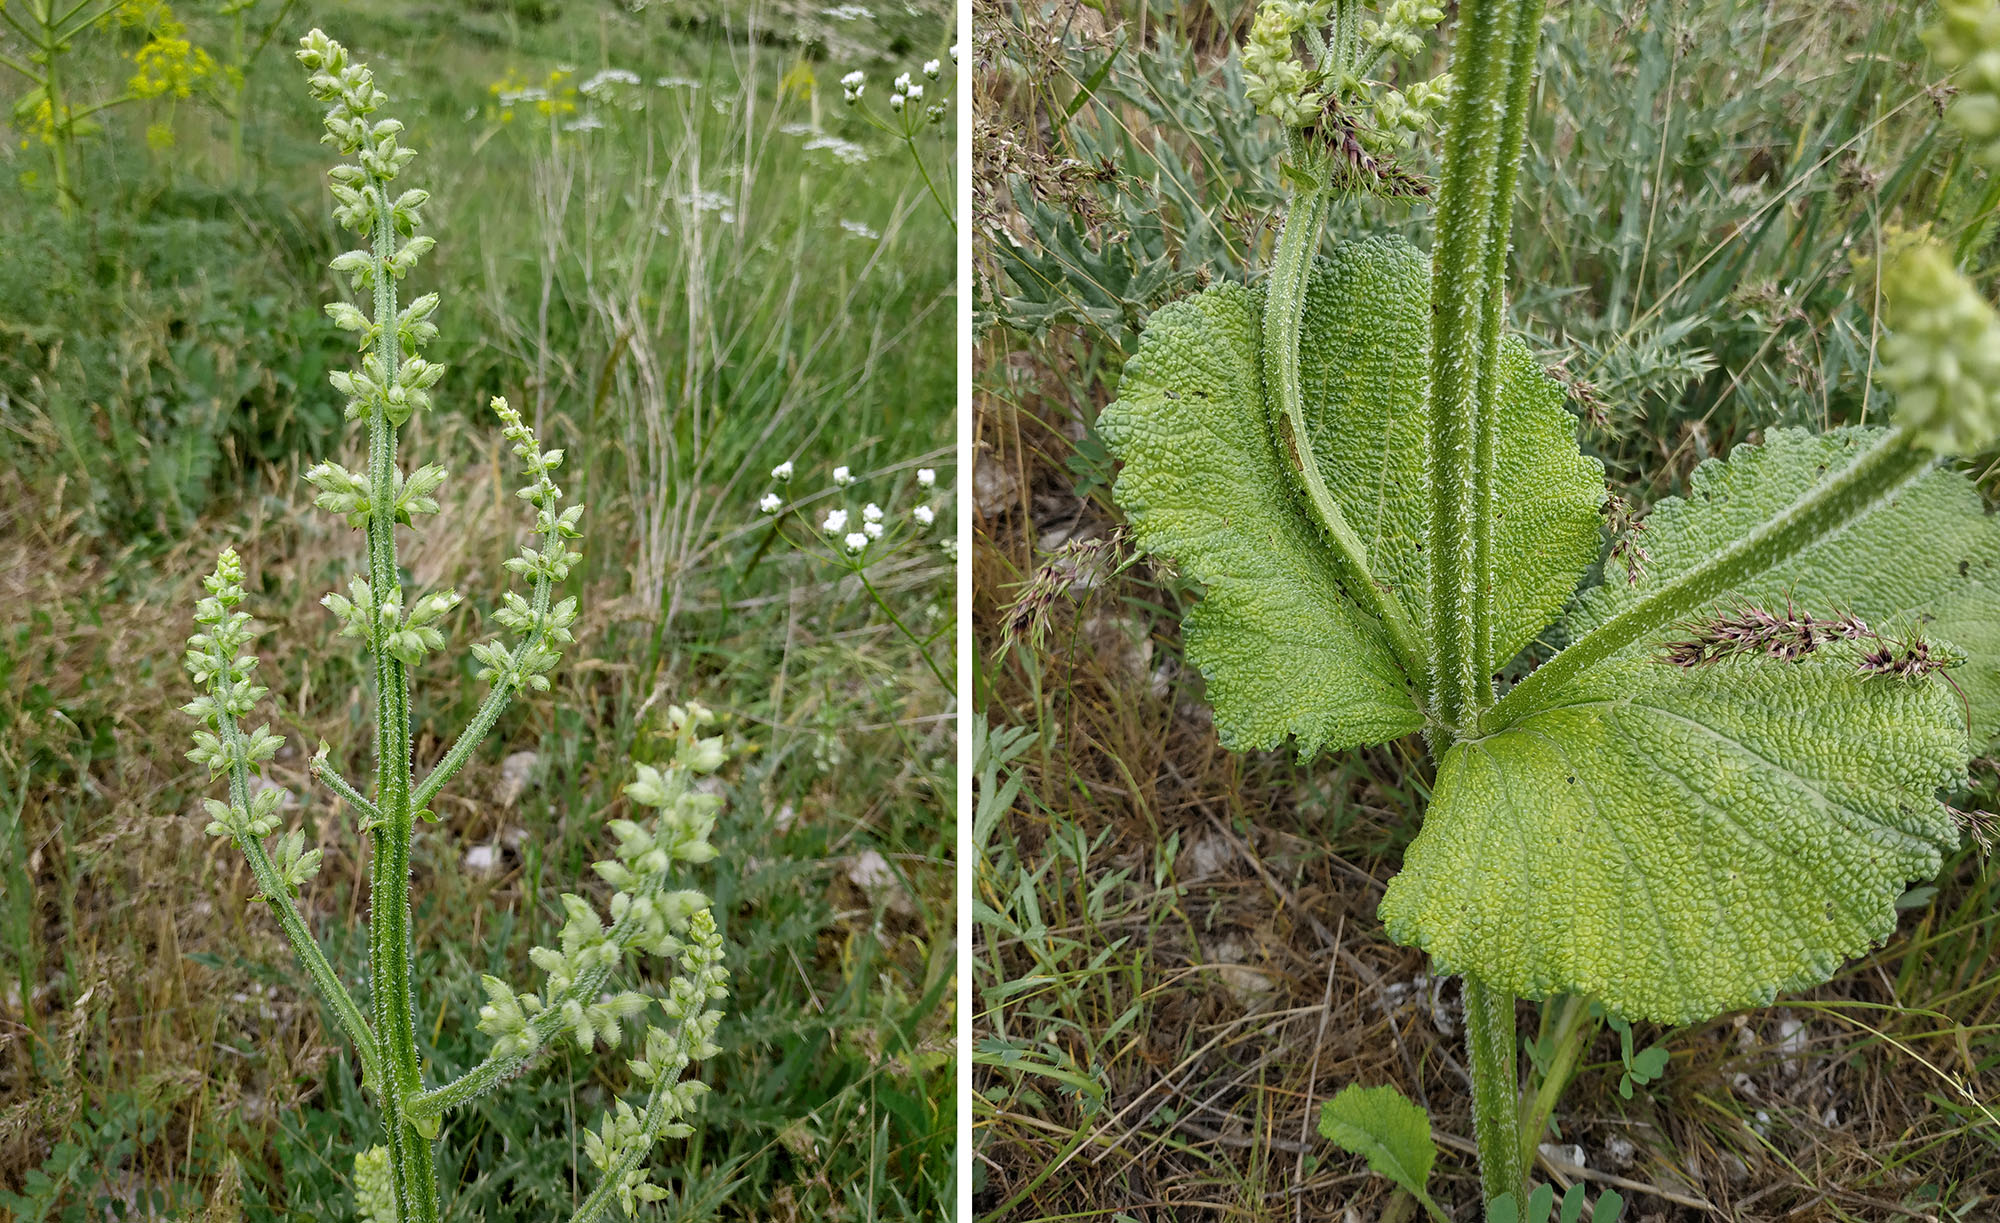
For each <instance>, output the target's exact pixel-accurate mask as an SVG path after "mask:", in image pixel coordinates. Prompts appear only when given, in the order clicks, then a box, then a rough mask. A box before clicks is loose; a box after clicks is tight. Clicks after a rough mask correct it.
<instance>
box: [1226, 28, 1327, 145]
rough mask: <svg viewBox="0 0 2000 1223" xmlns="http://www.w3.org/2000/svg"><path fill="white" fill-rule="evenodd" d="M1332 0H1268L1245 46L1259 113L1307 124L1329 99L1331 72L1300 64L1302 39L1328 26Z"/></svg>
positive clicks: (1246, 71) (1248, 80)
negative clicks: (1327, 83) (1325, 86)
mask: <svg viewBox="0 0 2000 1223" xmlns="http://www.w3.org/2000/svg"><path fill="white" fill-rule="evenodd" d="M1332 11H1333V0H1264V3H1263V4H1261V5H1259V6H1258V7H1257V16H1256V18H1255V19H1254V20H1252V21H1251V23H1250V37H1249V40H1248V41H1247V42H1245V43H1244V44H1243V80H1244V93H1245V94H1246V95H1247V96H1248V97H1249V99H1250V101H1252V102H1253V103H1255V104H1256V106H1257V112H1258V113H1259V114H1264V115H1269V116H1271V117H1272V118H1273V119H1276V120H1277V121H1278V122H1280V123H1282V124H1284V125H1285V126H1286V127H1305V126H1306V125H1307V124H1309V123H1311V122H1312V121H1313V120H1314V119H1315V118H1317V117H1318V115H1319V111H1320V107H1321V105H1322V104H1324V103H1325V101H1326V91H1325V90H1324V89H1322V88H1321V87H1320V86H1321V85H1322V84H1323V83H1324V80H1325V76H1326V73H1325V72H1324V71H1323V70H1322V69H1318V68H1307V67H1306V66H1305V64H1303V63H1302V62H1300V60H1299V53H1298V39H1299V36H1300V35H1301V34H1303V33H1304V32H1305V31H1307V30H1317V29H1318V28H1319V27H1321V26H1323V25H1325V24H1326V19H1327V15H1328V14H1329V13H1331V12H1332Z"/></svg>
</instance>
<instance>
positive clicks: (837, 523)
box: [819, 510, 847, 535]
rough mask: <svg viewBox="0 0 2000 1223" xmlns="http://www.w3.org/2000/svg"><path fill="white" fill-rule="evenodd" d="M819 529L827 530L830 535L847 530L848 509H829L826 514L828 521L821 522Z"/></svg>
mask: <svg viewBox="0 0 2000 1223" xmlns="http://www.w3.org/2000/svg"><path fill="white" fill-rule="evenodd" d="M819 529H820V530H822V531H825V532H826V533H827V534H828V535H837V534H839V533H840V532H842V531H845V530H846V529H847V511H846V510H830V511H828V512H827V515H826V521H825V522H823V523H821V524H820V526H819Z"/></svg>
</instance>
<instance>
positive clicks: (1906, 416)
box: [1882, 52, 2000, 454]
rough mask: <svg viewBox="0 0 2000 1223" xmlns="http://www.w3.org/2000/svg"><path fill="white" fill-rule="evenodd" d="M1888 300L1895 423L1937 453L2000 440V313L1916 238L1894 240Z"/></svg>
mask: <svg viewBox="0 0 2000 1223" xmlns="http://www.w3.org/2000/svg"><path fill="white" fill-rule="evenodd" d="M1995 54H1996V58H2000V52H1996V53H1995ZM1882 295H1883V297H1884V298H1885V299H1886V300H1887V309H1886V311H1885V314H1886V319H1887V322H1888V325H1889V334H1888V335H1887V336H1886V337H1885V338H1884V339H1883V341H1882V381H1883V382H1885V383H1887V384H1888V386H1889V387H1890V388H1891V389H1893V390H1894V391H1895V392H1896V417H1897V419H1898V420H1899V421H1900V422H1901V423H1902V424H1903V426H1904V427H1905V428H1907V429H1909V430H1910V432H1911V434H1912V435H1913V436H1914V438H1915V440H1916V441H1917V443H1918V444H1919V445H1922V446H1926V447H1928V448H1929V449H1931V450H1933V451H1936V452H1937V453H1939V454H1972V453H1975V452H1977V451H1978V450H1980V449H1982V448H1984V447H1985V446H1986V445H1987V444H1988V443H1990V442H1992V441H1993V439H1994V438H1995V437H2000V312H1996V311H1995V310H1994V309H1993V307H1992V305H1991V304H1989V303H1988V302H1987V301H1986V299H1985V298H1983V297H1981V296H1980V295H1979V290H1977V289H1975V288H1974V287H1973V286H1972V282H1971V281H1969V280H1967V279H1966V278H1965V276H1964V275H1963V274H1961V273H1960V272H1959V271H1958V269H1956V268H1954V267H1953V266H1952V264H1951V258H1950V256H1949V255H1948V254H1946V253H1945V252H1944V251H1943V250H1941V249H1940V248H1938V247H1937V246H1935V245H1933V244H1932V243H1930V242H1926V241H1924V240H1922V239H1920V238H1918V237H1917V236H1915V235H1908V234H1906V235H1901V236H1900V237H1899V238H1897V239H1894V240H1892V243H1891V246H1890V249H1889V251H1888V253H1887V257H1886V258H1885V260H1884V263H1883V267H1882Z"/></svg>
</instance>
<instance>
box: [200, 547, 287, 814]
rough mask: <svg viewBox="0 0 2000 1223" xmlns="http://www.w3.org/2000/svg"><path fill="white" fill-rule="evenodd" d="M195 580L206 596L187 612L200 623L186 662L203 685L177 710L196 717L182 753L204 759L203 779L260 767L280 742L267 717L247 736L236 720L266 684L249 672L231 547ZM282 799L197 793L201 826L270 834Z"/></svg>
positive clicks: (238, 573)
mask: <svg viewBox="0 0 2000 1223" xmlns="http://www.w3.org/2000/svg"><path fill="white" fill-rule="evenodd" d="M202 585H203V586H204V587H205V588H206V589H207V591H208V594H207V595H205V596H204V597H203V598H202V599H201V600H200V601H199V602H197V603H196V604H195V613H194V618H195V622H196V623H198V624H200V625H201V626H202V628H201V629H200V630H198V631H197V632H196V633H195V634H194V635H193V636H192V637H189V638H188V648H187V655H186V660H185V666H186V667H187V673H188V676H189V678H191V679H193V680H194V684H195V687H196V688H198V689H204V690H205V691H204V692H203V693H202V695H200V696H197V697H196V698H195V699H194V700H192V701H189V702H188V703H187V704H185V705H183V706H181V712H183V713H185V714H187V715H188V716H190V717H192V718H195V719H196V720H198V721H199V722H201V724H202V727H203V729H201V730H197V731H196V732H194V747H193V749H192V750H190V751H189V752H188V754H187V757H188V759H189V760H192V761H194V762H195V763H196V764H199V765H206V766H207V768H208V775H209V779H210V780H214V779H215V778H217V777H220V776H221V775H223V774H224V773H234V772H236V771H237V770H238V769H241V770H243V773H244V775H245V776H250V775H253V774H256V773H260V772H262V771H263V764H264V762H265V761H266V760H269V759H271V758H272V757H273V756H275V755H277V754H278V749H279V748H280V747H282V746H283V745H284V742H285V741H284V740H283V739H282V738H280V737H279V736H277V735H274V734H272V733H271V727H270V725H269V723H266V724H265V725H263V726H259V727H258V728H257V729H256V730H254V731H251V732H250V733H248V734H245V733H244V732H243V729H242V727H241V726H239V725H238V721H237V720H238V719H240V718H243V717H247V716H248V715H249V713H250V710H251V709H252V708H253V707H255V705H256V704H257V702H258V700H259V699H261V698H262V697H263V695H264V694H265V692H267V691H269V690H268V689H266V688H265V687H264V686H263V685H262V684H259V683H257V682H256V680H255V679H254V678H252V672H254V671H255V670H256V668H257V658H256V656H255V655H253V654H250V653H249V652H248V651H247V648H246V647H248V646H249V644H250V642H251V641H252V640H253V639H254V638H255V636H256V633H255V632H254V631H253V630H252V629H251V627H250V613H249V612H246V611H239V610H237V605H238V604H240V603H242V602H243V562H242V560H241V559H239V558H238V557H237V555H236V550H235V549H233V548H231V549H227V550H225V551H224V552H223V553H222V555H221V556H220V557H218V558H217V559H216V563H215V572H214V573H211V574H210V575H209V576H208V577H206V578H204V579H203V580H202ZM282 797H283V793H282V791H279V790H276V789H271V790H263V791H259V792H258V793H257V794H255V795H250V794H244V793H239V792H237V791H236V790H234V789H232V791H231V793H230V799H229V801H228V802H226V803H225V802H220V801H218V800H216V799H212V798H210V799H204V800H202V805H203V806H204V808H205V809H206V810H207V811H208V814H209V817H210V822H209V825H208V832H209V833H210V834H211V835H213V836H233V837H236V838H237V839H239V840H243V839H247V838H251V837H264V836H269V835H270V834H271V833H273V832H275V831H277V828H278V814H277V811H278V804H279V800H280V799H281V798H282Z"/></svg>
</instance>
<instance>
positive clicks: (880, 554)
mask: <svg viewBox="0 0 2000 1223" xmlns="http://www.w3.org/2000/svg"><path fill="white" fill-rule="evenodd" d="M793 470H794V467H793V463H792V461H791V460H790V459H787V460H785V461H784V462H782V463H780V464H778V465H777V466H776V467H773V468H772V469H771V480H772V482H773V483H774V484H776V485H777V486H778V488H781V489H786V490H789V488H790V485H791V483H792V473H793ZM859 483H861V481H860V479H858V478H857V477H856V476H855V475H854V473H853V471H852V470H851V469H850V468H848V467H846V466H841V467H836V468H834V469H833V487H832V488H831V489H830V490H827V493H826V494H823V495H822V497H820V498H814V500H821V499H824V498H826V497H831V498H834V499H837V500H841V501H843V504H839V505H835V506H834V507H833V508H831V509H828V510H827V511H826V512H825V513H824V515H822V516H821V517H820V518H819V519H818V520H817V521H815V520H814V519H813V517H812V516H811V515H809V514H807V513H806V512H805V509H804V507H803V505H802V504H801V503H800V502H799V501H797V500H795V499H790V498H787V497H786V496H785V495H784V493H781V492H778V491H776V490H773V491H770V492H767V493H765V494H764V495H763V497H761V498H760V499H759V500H758V502H757V511H758V512H759V513H761V514H764V515H766V516H768V517H769V518H770V519H771V528H770V531H769V533H768V534H766V536H765V537H764V542H763V544H762V546H760V547H759V548H758V551H757V556H758V557H759V558H761V557H762V556H763V553H764V551H765V549H767V548H769V547H770V546H771V544H772V543H774V542H776V541H777V540H779V539H783V540H784V541H785V542H786V543H789V544H791V545H792V547H793V548H795V549H797V550H798V551H800V552H802V553H805V554H806V555H808V556H815V557H818V558H820V559H821V560H823V561H826V562H827V563H829V564H832V565H836V566H839V567H840V568H843V569H847V570H849V571H850V572H852V573H853V574H854V576H855V578H856V579H858V580H859V581H860V583H861V588H862V589H863V590H864V591H866V592H867V594H868V597H869V599H870V600H872V601H873V602H874V604H875V606H876V607H878V608H880V609H881V610H882V614H883V615H885V616H887V617H888V618H889V622H890V623H891V624H893V625H895V626H896V631H897V632H899V633H901V634H902V635H903V638H904V640H906V641H908V642H909V643H910V644H911V645H913V646H915V647H916V649H917V653H918V654H919V655H921V656H922V657H923V660H924V665H925V666H926V667H928V668H930V672H931V674H932V675H933V676H935V677H936V679H937V681H938V683H939V684H940V685H942V686H943V688H944V690H945V691H946V692H951V691H953V688H954V686H953V684H952V682H951V680H950V679H949V678H947V673H946V671H945V668H944V666H943V665H942V664H940V663H939V662H938V660H937V658H936V656H935V655H933V654H932V653H931V648H932V646H933V645H935V644H936V642H937V640H938V638H939V637H940V636H942V635H943V630H942V629H940V630H939V631H938V632H934V633H931V634H929V635H928V636H919V635H918V634H917V633H916V631H915V630H913V629H911V628H910V626H909V625H908V624H907V623H905V622H904V620H903V618H902V617H901V616H899V615H897V614H896V609H895V608H893V607H891V606H890V605H889V601H888V600H887V599H885V598H884V597H883V596H882V591H881V589H880V588H879V587H878V586H877V585H876V584H875V581H874V579H872V578H870V577H869V576H868V571H869V570H870V569H871V568H875V567H877V566H878V565H880V564H881V563H882V562H884V561H887V560H889V559H890V558H892V557H894V556H896V555H898V554H900V553H903V552H906V551H908V550H910V549H911V548H912V547H920V546H922V545H923V542H924V540H925V537H927V536H929V535H930V534H932V532H933V529H934V528H935V527H936V526H937V522H938V519H939V517H941V515H940V514H939V513H938V507H937V504H936V503H935V502H933V501H930V500H928V498H929V496H930V494H931V492H932V491H933V490H934V489H936V488H937V471H936V469H935V468H930V467H920V468H918V469H917V493H918V495H919V496H920V497H923V498H926V500H923V501H921V502H920V503H919V504H917V505H915V506H913V507H911V509H910V511H909V513H908V514H907V515H904V514H897V515H895V516H893V518H892V517H891V515H890V514H889V511H887V510H885V509H883V508H882V507H881V506H880V505H877V504H876V503H875V502H873V501H870V502H868V503H867V504H865V505H863V506H862V507H861V508H860V509H859V510H850V508H849V507H848V506H847V505H846V504H844V501H845V497H846V493H847V490H848V489H851V488H853V487H854V486H855V485H857V484H859ZM943 517H945V518H946V522H947V525H946V528H945V530H944V531H943V538H942V539H940V540H939V541H938V545H937V546H939V547H941V548H943V549H944V550H945V552H946V554H947V555H956V552H957V547H958V540H957V538H956V537H955V536H953V535H952V534H951V531H950V527H949V516H948V515H944V516H943ZM794 525H795V526H796V534H794V533H793V532H792V531H788V530H787V528H788V527H793V526H794ZM752 564H753V566H754V564H755V561H753V562H752Z"/></svg>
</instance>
